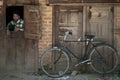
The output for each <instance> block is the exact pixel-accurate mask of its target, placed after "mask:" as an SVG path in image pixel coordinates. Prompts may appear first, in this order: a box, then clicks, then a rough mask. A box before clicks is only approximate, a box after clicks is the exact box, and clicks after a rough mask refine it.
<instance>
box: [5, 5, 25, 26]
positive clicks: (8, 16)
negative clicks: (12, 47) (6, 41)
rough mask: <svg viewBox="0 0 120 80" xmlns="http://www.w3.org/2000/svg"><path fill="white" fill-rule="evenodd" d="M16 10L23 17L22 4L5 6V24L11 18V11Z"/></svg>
mask: <svg viewBox="0 0 120 80" xmlns="http://www.w3.org/2000/svg"><path fill="white" fill-rule="evenodd" d="M14 12H17V13H18V14H19V15H20V18H21V19H24V15H23V14H24V7H23V6H8V7H7V8H6V24H8V23H9V22H10V21H11V20H12V19H13V13H14Z"/></svg>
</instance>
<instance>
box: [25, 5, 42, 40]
mask: <svg viewBox="0 0 120 80" xmlns="http://www.w3.org/2000/svg"><path fill="white" fill-rule="evenodd" d="M39 8H40V7H39V6H35V5H25V6H24V21H25V32H24V34H25V38H29V39H39V38H40V37H41V34H40V32H41V31H40V30H41V29H40V11H39Z"/></svg>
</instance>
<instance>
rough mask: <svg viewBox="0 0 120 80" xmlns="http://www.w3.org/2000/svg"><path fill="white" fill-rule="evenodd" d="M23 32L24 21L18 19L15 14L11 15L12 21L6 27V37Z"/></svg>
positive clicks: (18, 16) (17, 15)
mask: <svg viewBox="0 0 120 80" xmlns="http://www.w3.org/2000/svg"><path fill="white" fill-rule="evenodd" d="M12 31H14V32H18V31H24V21H23V20H22V19H21V18H20V15H19V14H18V13H17V12H14V13H13V20H12V21H10V22H9V23H8V25H7V35H8V36H9V35H11V32H12Z"/></svg>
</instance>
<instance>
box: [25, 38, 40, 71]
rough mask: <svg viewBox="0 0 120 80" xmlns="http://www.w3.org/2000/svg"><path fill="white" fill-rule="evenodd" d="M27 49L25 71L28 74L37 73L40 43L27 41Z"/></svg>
mask: <svg viewBox="0 0 120 80" xmlns="http://www.w3.org/2000/svg"><path fill="white" fill-rule="evenodd" d="M25 44H26V46H25V47H26V49H25V70H27V71H28V72H34V71H36V69H37V68H36V67H37V65H38V64H37V62H38V61H37V57H38V56H37V54H38V53H37V51H38V50H37V49H38V46H37V44H38V42H37V41H35V40H30V39H26V41H25Z"/></svg>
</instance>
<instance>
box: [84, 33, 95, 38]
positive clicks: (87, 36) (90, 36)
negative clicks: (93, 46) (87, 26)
mask: <svg viewBox="0 0 120 80" xmlns="http://www.w3.org/2000/svg"><path fill="white" fill-rule="evenodd" d="M94 37H95V35H89V34H86V35H85V38H87V39H92V38H94Z"/></svg>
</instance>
